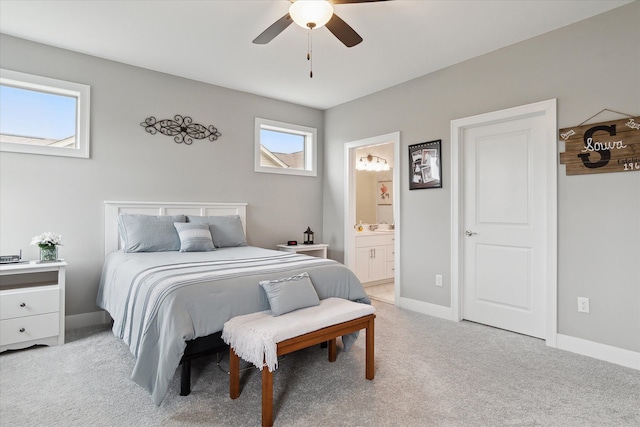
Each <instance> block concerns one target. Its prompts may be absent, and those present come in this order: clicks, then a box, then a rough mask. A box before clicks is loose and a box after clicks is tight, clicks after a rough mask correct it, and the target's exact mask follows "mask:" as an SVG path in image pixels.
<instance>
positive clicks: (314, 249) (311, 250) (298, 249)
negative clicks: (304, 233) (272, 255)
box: [278, 243, 329, 258]
mask: <svg viewBox="0 0 640 427" xmlns="http://www.w3.org/2000/svg"><path fill="white" fill-rule="evenodd" d="M328 247H329V245H328V244H327V243H314V244H313V245H305V244H304V243H303V244H300V245H293V246H290V245H278V250H279V251H284V252H291V253H294V254H297V253H304V254H305V255H311V256H316V257H319V258H326V257H327V248H328Z"/></svg>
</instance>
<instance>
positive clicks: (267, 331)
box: [222, 298, 376, 372]
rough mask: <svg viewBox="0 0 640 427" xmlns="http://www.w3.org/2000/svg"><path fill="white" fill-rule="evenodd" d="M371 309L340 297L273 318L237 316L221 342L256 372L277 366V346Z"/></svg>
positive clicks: (263, 314) (264, 313) (268, 315)
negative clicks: (248, 363) (249, 363)
mask: <svg viewBox="0 0 640 427" xmlns="http://www.w3.org/2000/svg"><path fill="white" fill-rule="evenodd" d="M375 311H376V309H375V307H373V306H371V305H369V304H360V303H357V302H353V301H349V300H346V299H342V298H327V299H323V300H320V305H317V306H314V307H307V308H303V309H300V310H295V311H292V312H290V313H287V314H284V315H282V316H277V317H274V316H272V315H271V311H270V310H267V311H261V312H258V313H251V314H247V315H244V316H237V317H234V318H233V319H231V320H229V321H227V322H226V323H225V324H224V328H223V330H222V339H223V340H224V342H225V343H227V344H229V345H230V346H231V347H233V349H234V351H235V352H236V354H237V355H238V356H240V357H241V358H242V359H244V360H246V361H248V362H251V363H253V364H254V365H255V366H256V367H258V368H259V369H260V370H262V368H263V367H264V366H267V367H268V368H269V371H270V372H273V371H274V370H275V369H277V367H278V343H279V342H281V341H284V340H287V339H289V338H293V337H297V336H300V335H304V334H306V333H309V332H313V331H317V330H318V329H322V328H326V327H328V326H332V325H336V324H338V323H343V322H347V321H349V320H353V319H357V318H359V317H363V316H367V315H369V314H372V313H373V312H375Z"/></svg>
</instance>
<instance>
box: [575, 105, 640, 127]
mask: <svg viewBox="0 0 640 427" xmlns="http://www.w3.org/2000/svg"><path fill="white" fill-rule="evenodd" d="M605 111H609V112H611V113H616V114H620V115H622V116H627V117H631V118H633V117H635V116H632V115H631V114H627V113H621V112H619V111H613V110H610V109H608V108H603V109H602V110H600V111H598V112H597V113H596V114H594V115H593V116H591V117H589V118H588V119H587V120H585V121H584V122H582V123H580V124H579V125H578V126H582V125H583V124H585V123H587V122H588V121H589V120H591V119H593V118H594V117H595V116H597V115H598V114H602V113H604V112H605Z"/></svg>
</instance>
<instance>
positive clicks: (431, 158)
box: [409, 139, 442, 190]
mask: <svg viewBox="0 0 640 427" xmlns="http://www.w3.org/2000/svg"><path fill="white" fill-rule="evenodd" d="M441 144H442V140H441V139H438V140H436V141H429V142H421V143H419V144H413V145H410V146H409V190H417V189H421V188H442V148H441Z"/></svg>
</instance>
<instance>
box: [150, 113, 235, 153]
mask: <svg viewBox="0 0 640 427" xmlns="http://www.w3.org/2000/svg"><path fill="white" fill-rule="evenodd" d="M140 126H142V127H144V129H145V130H146V131H147V132H149V133H150V134H151V135H155V134H156V133H157V132H160V133H161V134H163V135H167V136H174V137H175V138H173V140H174V141H175V142H176V143H178V144H182V143H183V142H184V143H185V144H187V145H191V144H192V143H193V140H194V139H205V138H206V139H208V140H209V141H215V140H216V139H218V138H219V137H220V136H222V134H221V133H220V132H219V131H218V129H217V128H216V127H215V126H213V125H209V126H205V125H200V124H197V123H193V119H192V118H191V117H189V116H181V115H179V114H176V115H175V116H174V118H173V120H171V119H164V120H160V121H158V120H156V118H155V117H153V116H151V117H149V118H147V119H145V121H144V122H142V123H140Z"/></svg>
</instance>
